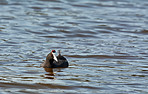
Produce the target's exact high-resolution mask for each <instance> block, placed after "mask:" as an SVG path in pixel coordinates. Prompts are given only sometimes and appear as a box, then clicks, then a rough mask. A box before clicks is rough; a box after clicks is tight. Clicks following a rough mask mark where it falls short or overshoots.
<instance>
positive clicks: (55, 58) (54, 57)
mask: <svg viewBox="0 0 148 94" xmlns="http://www.w3.org/2000/svg"><path fill="white" fill-rule="evenodd" d="M52 54H53V59H54V60H55V61H57V62H58V59H57V57H56V56H55V53H52Z"/></svg>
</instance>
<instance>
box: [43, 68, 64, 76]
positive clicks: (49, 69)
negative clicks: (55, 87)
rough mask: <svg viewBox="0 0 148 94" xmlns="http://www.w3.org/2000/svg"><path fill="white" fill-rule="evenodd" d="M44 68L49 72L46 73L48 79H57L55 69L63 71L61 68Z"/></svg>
mask: <svg viewBox="0 0 148 94" xmlns="http://www.w3.org/2000/svg"><path fill="white" fill-rule="evenodd" d="M44 70H45V71H46V72H47V73H46V74H45V75H46V77H45V78H47V79H55V77H54V76H55V73H54V71H56V72H62V71H61V68H54V69H53V68H44Z"/></svg>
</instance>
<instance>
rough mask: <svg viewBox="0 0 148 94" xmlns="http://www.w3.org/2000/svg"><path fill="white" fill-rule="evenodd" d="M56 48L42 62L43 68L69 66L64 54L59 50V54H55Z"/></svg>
mask: <svg viewBox="0 0 148 94" xmlns="http://www.w3.org/2000/svg"><path fill="white" fill-rule="evenodd" d="M55 52H56V51H55V50H52V51H51V52H50V53H49V54H48V55H47V57H46V60H45V61H44V62H43V63H42V64H41V66H42V67H43V68H66V67H68V66H69V64H68V61H67V60H66V58H65V57H64V56H62V55H61V53H60V50H59V55H58V56H57V57H56V56H55Z"/></svg>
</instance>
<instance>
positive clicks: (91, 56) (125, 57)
mask: <svg viewBox="0 0 148 94" xmlns="http://www.w3.org/2000/svg"><path fill="white" fill-rule="evenodd" d="M65 56H67V57H74V58H96V59H143V58H141V57H138V56H116V55H114V56H109V55H65Z"/></svg>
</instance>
